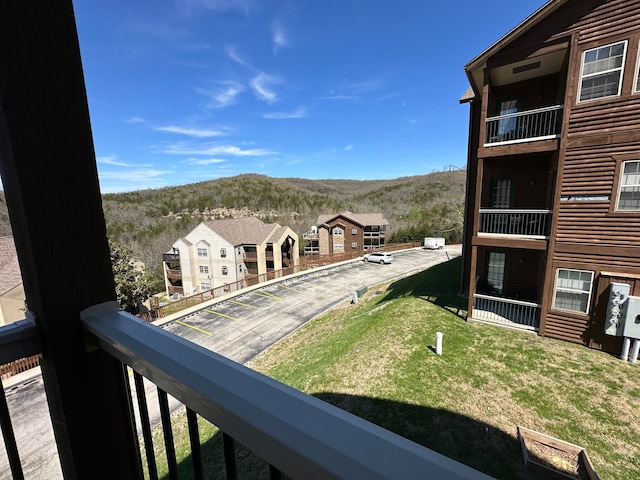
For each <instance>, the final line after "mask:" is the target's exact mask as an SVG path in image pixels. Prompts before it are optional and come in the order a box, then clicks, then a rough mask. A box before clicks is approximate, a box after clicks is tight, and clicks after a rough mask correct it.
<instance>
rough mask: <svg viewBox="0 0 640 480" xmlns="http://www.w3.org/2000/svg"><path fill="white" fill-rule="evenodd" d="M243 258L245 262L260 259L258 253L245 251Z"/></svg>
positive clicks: (254, 261)
mask: <svg viewBox="0 0 640 480" xmlns="http://www.w3.org/2000/svg"><path fill="white" fill-rule="evenodd" d="M242 259H243V260H244V261H245V262H252V263H256V262H257V261H258V254H257V253H255V252H253V253H245V254H244V255H243V256H242Z"/></svg>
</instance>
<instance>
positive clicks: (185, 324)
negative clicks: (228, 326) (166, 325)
mask: <svg viewBox="0 0 640 480" xmlns="http://www.w3.org/2000/svg"><path fill="white" fill-rule="evenodd" d="M176 323H179V324H180V325H183V326H185V327H189V328H193V329H194V330H197V331H199V332H201V333H204V334H206V335H213V334H212V333H211V332H207V331H206V330H203V329H201V328H198V327H194V326H193V325H189V324H188V323H185V322H182V321H180V320H176Z"/></svg>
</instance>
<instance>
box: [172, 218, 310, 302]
mask: <svg viewBox="0 0 640 480" xmlns="http://www.w3.org/2000/svg"><path fill="white" fill-rule="evenodd" d="M297 244H298V235H297V234H296V233H295V232H294V231H293V230H291V228H289V227H282V226H280V225H278V224H277V223H270V224H266V223H263V222H262V221H260V220H259V219H257V218H255V217H247V218H233V219H228V220H213V221H207V222H202V223H201V224H200V225H198V226H197V227H196V228H194V229H193V230H192V231H191V232H189V233H188V234H187V235H186V236H185V237H184V238H181V239H179V240H177V241H176V242H175V243H174V244H173V248H172V250H171V251H170V252H167V253H166V254H165V255H163V264H164V273H165V285H166V289H167V294H169V295H172V294H182V295H192V294H194V293H198V292H201V291H206V290H210V289H212V288H217V287H221V286H224V285H226V284H232V283H235V282H241V281H246V282H247V284H249V283H251V280H253V279H255V278H257V277H258V275H262V274H269V273H273V274H274V275H276V273H277V272H280V271H282V270H283V269H287V268H289V267H294V266H296V265H298V264H299V253H298V245H297Z"/></svg>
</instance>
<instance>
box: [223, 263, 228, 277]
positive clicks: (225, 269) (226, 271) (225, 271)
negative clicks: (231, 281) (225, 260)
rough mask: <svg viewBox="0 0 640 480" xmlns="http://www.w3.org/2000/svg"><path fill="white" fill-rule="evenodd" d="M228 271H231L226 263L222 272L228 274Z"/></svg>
mask: <svg viewBox="0 0 640 480" xmlns="http://www.w3.org/2000/svg"><path fill="white" fill-rule="evenodd" d="M228 273H229V269H228V268H227V266H226V265H223V266H222V274H223V275H227V274H228Z"/></svg>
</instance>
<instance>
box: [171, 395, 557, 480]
mask: <svg viewBox="0 0 640 480" xmlns="http://www.w3.org/2000/svg"><path fill="white" fill-rule="evenodd" d="M313 396H314V397H316V398H318V399H320V400H323V401H325V402H327V403H330V404H332V405H334V406H336V407H339V408H341V409H343V410H345V411H348V412H350V413H352V414H354V415H357V416H359V417H361V418H364V419H365V420H368V421H370V422H372V423H375V424H377V425H379V426H381V427H383V428H386V429H387V430H390V431H392V432H394V433H397V434H398V435H401V436H403V437H406V438H408V439H410V440H412V441H414V442H416V443H418V444H420V445H423V446H425V447H427V448H429V449H431V450H434V451H436V452H438V453H441V454H442V455H445V456H447V457H450V458H452V459H454V460H456V461H458V462H460V463H463V464H465V465H469V466H470V467H472V468H475V469H476V470H479V471H481V472H484V473H486V474H488V475H490V476H492V477H495V478H497V479H509V480H510V479H519V480H541V479H544V478H547V477H545V476H542V475H540V474H537V473H535V472H531V471H528V470H527V469H526V468H525V466H524V464H523V459H522V450H521V447H520V443H519V441H518V439H517V438H515V426H514V436H513V437H512V436H510V435H507V434H506V433H505V432H503V431H501V430H499V429H497V428H495V427H493V426H491V425H489V424H486V423H483V422H479V421H477V420H474V419H473V418H470V417H467V416H464V415H460V414H458V413H454V412H450V411H447V410H442V409H437V408H431V407H425V406H419V405H410V404H406V403H401V402H396V401H391V400H385V399H379V398H370V397H361V396H354V395H346V394H340V393H333V392H319V393H316V394H314V395H313ZM470 401H473V400H472V399H470ZM222 445H223V440H222V434H221V433H220V432H218V433H216V434H215V435H214V436H213V437H211V438H210V439H209V440H207V441H206V442H204V443H203V444H202V458H203V469H204V478H207V479H224V478H227V477H226V469H225V463H224V453H223V446H222ZM235 451H236V454H235V458H236V468H237V478H241V479H268V478H270V477H269V475H270V472H269V465H268V464H267V463H266V462H265V461H264V460H262V459H260V458H258V457H257V456H255V455H254V454H253V453H252V452H250V451H249V450H248V449H246V448H244V447H243V446H241V445H239V444H238V443H236V450H235ZM178 469H179V474H178V477H179V478H180V479H186V478H189V479H190V478H193V464H192V458H191V456H190V455H189V456H188V457H187V458H185V460H183V461H182V462H181V463H180V464H179V465H178ZM425 474H426V472H425ZM161 478H163V480H165V479H168V478H169V476H168V475H165V476H163V477H161ZM283 478H287V477H286V476H283Z"/></svg>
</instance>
